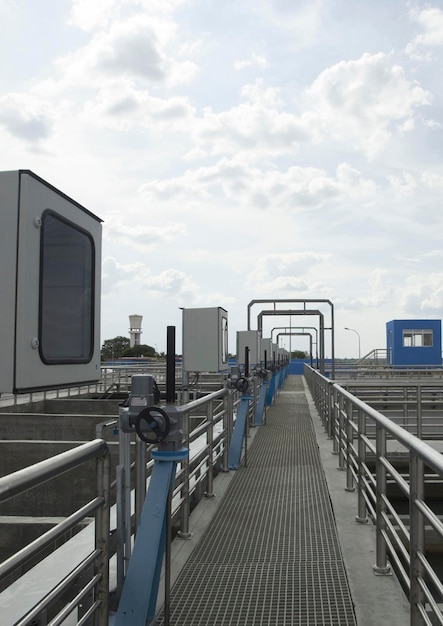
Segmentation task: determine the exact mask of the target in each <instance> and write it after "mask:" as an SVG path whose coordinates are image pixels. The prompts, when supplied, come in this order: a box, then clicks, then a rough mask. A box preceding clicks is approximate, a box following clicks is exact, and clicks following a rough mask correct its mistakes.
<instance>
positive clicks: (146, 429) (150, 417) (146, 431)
mask: <svg viewBox="0 0 443 626" xmlns="http://www.w3.org/2000/svg"><path fill="white" fill-rule="evenodd" d="M170 428H171V422H170V420H169V417H168V414H167V413H166V411H164V410H163V409H160V408H158V407H154V406H150V407H147V408H146V409H143V410H142V411H140V413H139V414H138V415H137V419H136V421H135V430H136V432H137V435H138V436H139V437H140V439H141V440H142V441H144V442H145V443H151V444H152V443H160V441H164V440H165V439H166V437H167V436H168V433H169V430H170Z"/></svg>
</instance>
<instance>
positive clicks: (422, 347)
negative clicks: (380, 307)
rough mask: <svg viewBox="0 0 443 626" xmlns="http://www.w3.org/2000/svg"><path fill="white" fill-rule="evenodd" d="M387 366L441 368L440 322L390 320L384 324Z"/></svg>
mask: <svg viewBox="0 0 443 626" xmlns="http://www.w3.org/2000/svg"><path fill="white" fill-rule="evenodd" d="M386 347H387V357H388V364H389V365H394V366H395V365H429V366H433V365H438V366H439V367H441V364H442V358H441V320H392V321H390V322H387V324H386Z"/></svg>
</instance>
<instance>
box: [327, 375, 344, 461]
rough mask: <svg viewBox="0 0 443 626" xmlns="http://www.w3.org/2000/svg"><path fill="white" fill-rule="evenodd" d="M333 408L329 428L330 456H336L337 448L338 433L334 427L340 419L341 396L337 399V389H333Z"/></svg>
mask: <svg viewBox="0 0 443 626" xmlns="http://www.w3.org/2000/svg"><path fill="white" fill-rule="evenodd" d="M333 402H334V406H333V411H332V420H331V421H332V423H331V426H330V431H331V439H332V454H338V446H339V441H338V438H339V433H337V427H336V425H337V424H338V423H339V419H340V406H341V403H342V398H341V396H340V397H339V395H338V391H337V389H336V388H335V387H334V400H333Z"/></svg>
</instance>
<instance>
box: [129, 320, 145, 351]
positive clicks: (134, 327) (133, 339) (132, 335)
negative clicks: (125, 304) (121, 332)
mask: <svg viewBox="0 0 443 626" xmlns="http://www.w3.org/2000/svg"><path fill="white" fill-rule="evenodd" d="M142 320H143V315H130V316H129V346H130V347H131V348H133V347H134V346H139V345H140V344H141V341H140V338H141V335H142Z"/></svg>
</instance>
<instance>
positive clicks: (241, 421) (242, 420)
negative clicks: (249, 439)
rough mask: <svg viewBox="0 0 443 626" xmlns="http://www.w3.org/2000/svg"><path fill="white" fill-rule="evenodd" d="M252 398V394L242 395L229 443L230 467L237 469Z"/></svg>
mask: <svg viewBox="0 0 443 626" xmlns="http://www.w3.org/2000/svg"><path fill="white" fill-rule="evenodd" d="M250 400H252V396H242V397H241V398H240V406H239V408H238V411H237V419H236V420H235V424H234V430H233V431H232V437H231V441H230V443H229V450H228V468H229V469H237V468H238V466H239V465H240V459H241V451H242V448H243V437H244V435H245V425H246V417H247V415H248V408H249V402H250Z"/></svg>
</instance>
